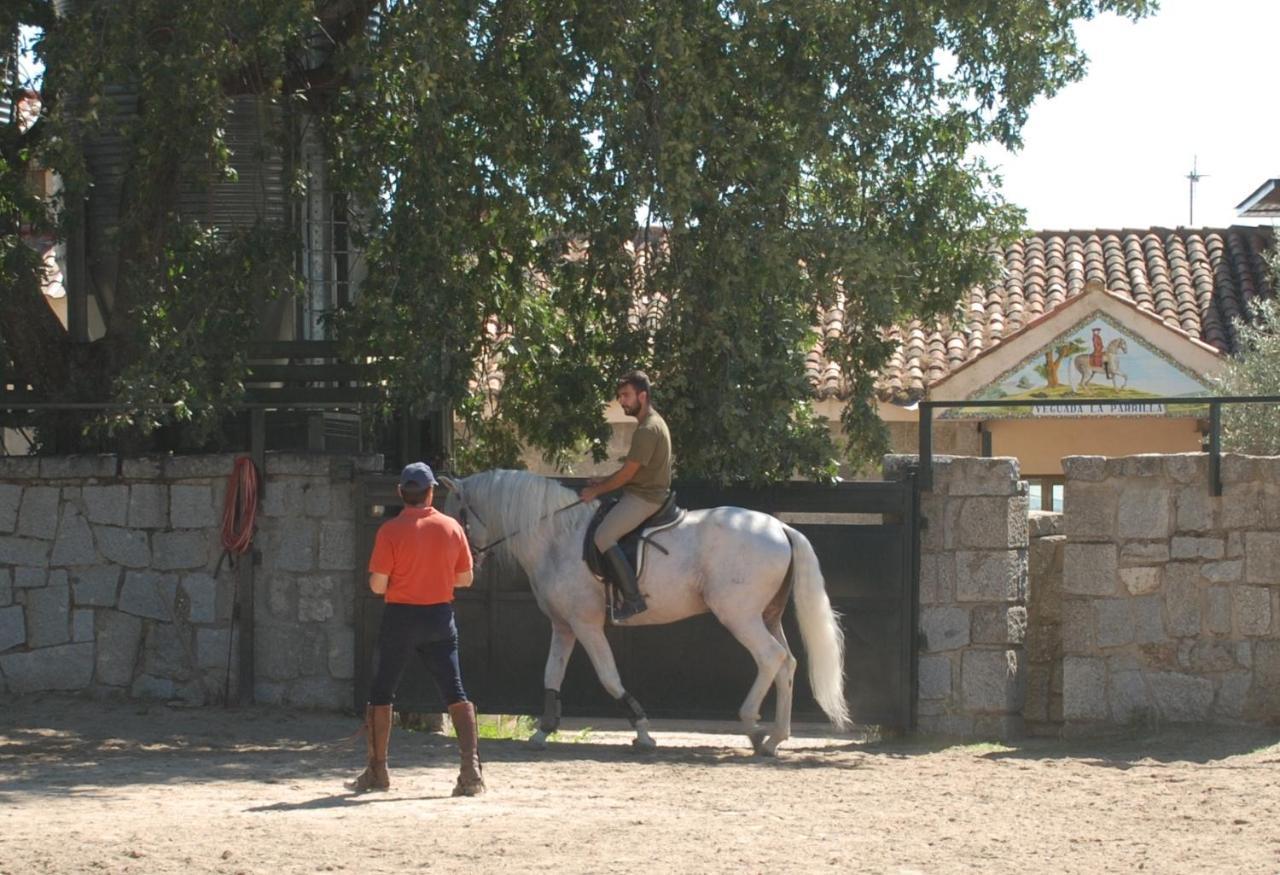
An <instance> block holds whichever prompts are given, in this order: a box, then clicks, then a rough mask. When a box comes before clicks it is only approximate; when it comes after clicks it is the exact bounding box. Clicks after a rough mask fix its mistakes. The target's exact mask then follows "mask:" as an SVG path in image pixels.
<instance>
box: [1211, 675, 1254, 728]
mask: <svg viewBox="0 0 1280 875" xmlns="http://www.w3.org/2000/svg"><path fill="white" fill-rule="evenodd" d="M1252 683H1253V675H1252V673H1250V672H1247V671H1233V672H1231V673H1229V674H1225V675H1223V676H1222V678H1221V679H1220V680H1219V681H1218V693H1217V696H1216V697H1215V698H1214V701H1213V716H1214V717H1218V718H1223V717H1225V718H1227V719H1228V720H1239V719H1241V718H1242V717H1244V710H1245V703H1246V702H1247V701H1248V697H1249V687H1250V685H1251V684H1252Z"/></svg>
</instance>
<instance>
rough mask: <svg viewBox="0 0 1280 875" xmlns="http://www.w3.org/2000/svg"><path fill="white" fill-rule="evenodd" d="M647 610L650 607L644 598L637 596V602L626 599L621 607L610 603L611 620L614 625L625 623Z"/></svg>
mask: <svg viewBox="0 0 1280 875" xmlns="http://www.w3.org/2000/svg"><path fill="white" fill-rule="evenodd" d="M647 610H649V606H648V605H647V604H645V601H644V596H636V599H635V601H632V600H630V599H626V598H624V599H623V600H622V604H621V605H615V604H614V603H613V602H612V601H611V602H609V619H610V620H611V621H612V622H614V623H625V622H626V621H627V620H630V619H631V618H632V617H634V616H636V615H638V614H643V613H644V612H645V611H647Z"/></svg>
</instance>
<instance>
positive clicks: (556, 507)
mask: <svg viewBox="0 0 1280 875" xmlns="http://www.w3.org/2000/svg"><path fill="white" fill-rule="evenodd" d="M462 491H463V496H464V499H465V500H466V502H467V504H469V505H471V506H472V507H474V508H476V510H477V512H478V513H480V514H481V515H482V519H483V522H484V525H485V529H486V530H487V532H488V534H489V538H490V539H491V540H493V539H497V538H499V537H502V536H504V535H511V536H515V535H516V533H519V534H520V535H530V534H533V535H537V536H540V537H542V538H546V539H549V540H555V539H558V538H560V537H565V536H568V535H569V534H570V533H572V532H573V531H574V530H575V529H576V528H577V527H578V526H580V525H581V523H582V517H583V515H585V514H587V513H589V512H590V511H588V509H587V508H585V507H581V506H579V507H575V508H573V509H572V510H565V511H563V512H562V513H557V511H560V510H561V509H562V508H566V507H569V506H570V505H572V504H573V503H574V502H575V501H577V500H578V496H577V495H576V494H575V493H574V491H573V490H572V489H568V488H566V487H564V486H561V485H560V484H559V483H557V482H556V481H554V480H552V479H550V478H547V477H543V476H540V475H538V474H531V473H529V472H528V471H510V470H505V469H504V470H495V471H482V472H480V473H479V474H472V475H471V476H470V477H467V478H466V479H465V480H464V481H463V484H462Z"/></svg>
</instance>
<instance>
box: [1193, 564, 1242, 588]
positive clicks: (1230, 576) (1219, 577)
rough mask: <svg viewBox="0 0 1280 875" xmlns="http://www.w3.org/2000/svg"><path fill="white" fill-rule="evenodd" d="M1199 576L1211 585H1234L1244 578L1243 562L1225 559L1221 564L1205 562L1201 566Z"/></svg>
mask: <svg viewBox="0 0 1280 875" xmlns="http://www.w3.org/2000/svg"><path fill="white" fill-rule="evenodd" d="M1200 574H1201V575H1203V576H1204V579H1205V580H1208V581H1210V582H1212V583H1234V582H1235V581H1238V580H1240V579H1241V578H1242V577H1243V576H1244V561H1243V560H1241V559H1227V560H1226V561H1223V562H1207V563H1205V564H1204V565H1203V566H1201V568H1200Z"/></svg>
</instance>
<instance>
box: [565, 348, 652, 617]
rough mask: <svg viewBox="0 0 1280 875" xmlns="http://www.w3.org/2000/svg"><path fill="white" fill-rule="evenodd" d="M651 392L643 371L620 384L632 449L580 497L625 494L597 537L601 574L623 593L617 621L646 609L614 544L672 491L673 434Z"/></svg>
mask: <svg viewBox="0 0 1280 875" xmlns="http://www.w3.org/2000/svg"><path fill="white" fill-rule="evenodd" d="M649 389H650V384H649V377H648V376H647V375H646V374H645V373H644V372H643V371H631V372H630V373H628V374H626V375H624V376H623V377H622V379H620V380H619V381H618V390H617V392H618V396H617V397H618V403H619V404H621V405H622V411H623V413H625V414H627V416H634V417H635V418H636V420H637V421H638V423H639V424H638V425H637V427H636V431H635V434H634V435H633V436H632V438H631V449H630V450H629V451H628V452H627V455H626V458H625V459H624V460H623V465H622V467H621V468H620V469H619V470H618V471H616V472H615V473H614V474H613V475H612V476H610V477H608V478H606V479H604V480H603V481H593V482H592V483H591V485H589V486H587V487H586V488H585V489H583V490H582V492H581V494H580V496H579V497H580V498H581V499H582V501H583V502H584V503H586V502H591V501H594V500H595V499H597V498H598V497H600V496H601V495H604V494H605V493H607V492H612V491H614V490H615V489H621V490H623V494H622V500H621V501H619V502H618V503H617V504H616V505H614V507H613V509H612V510H610V511H609V514H608V515H607V516H606V517H605V518H604V520H602V521H601V523H600V526H599V528H597V529H596V534H595V544H596V548H597V549H598V550H599V551H600V554H601V555H602V556H603V557H604V564H605V568H606V569H607V570H608V572H609V575H610V577H612V578H613V582H614V584H615V585H617V587H618V588H619V589H620V590H621V591H622V596H623V605H622V607H621V608H619V609H618V610H617V611H616V612H615V613H614V620H615V621H620V620H626V619H628V618H630V617H634V616H635V615H636V614H639V613H641V612H642V611H644V610H645V609H646V607H647V605H645V602H644V596H642V595H641V594H640V584H639V582H638V581H637V580H636V572H635V569H634V568H632V567H631V563H630V562H629V561H628V560H627V557H626V554H625V553H624V552H623V550H622V548H621V547H619V546H618V540H619V539H620V538H622V536H623V535H625V534H627V533H628V532H630V531H631V530H633V529H635V528H637V527H638V526H640V525H641V524H642V523H643V522H644V521H645V520H647V519H648V518H649V517H651V516H653V515H654V514H655V513H657V512H658V511H659V510H660V509H661V508H662V504H663V502H664V501H665V500H666V498H667V494H668V493H669V492H670V491H671V432H670V431H668V430H667V423H666V421H665V420H664V419H663V418H662V417H661V416H659V415H658V411H656V410H654V409H653V408H652V407H650V406H649Z"/></svg>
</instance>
